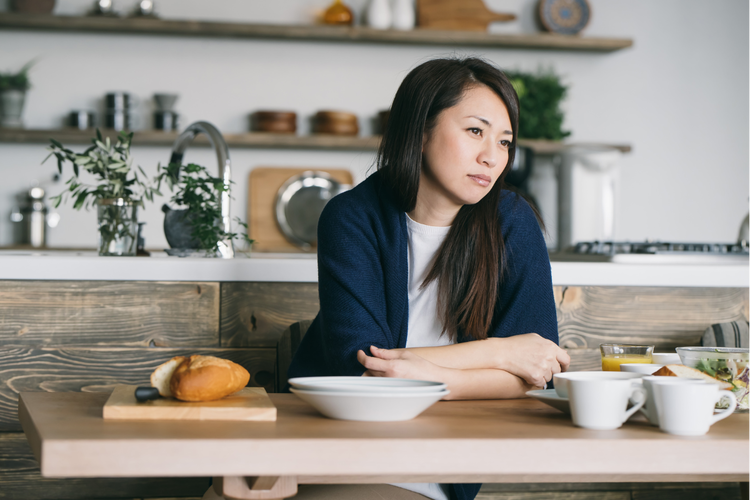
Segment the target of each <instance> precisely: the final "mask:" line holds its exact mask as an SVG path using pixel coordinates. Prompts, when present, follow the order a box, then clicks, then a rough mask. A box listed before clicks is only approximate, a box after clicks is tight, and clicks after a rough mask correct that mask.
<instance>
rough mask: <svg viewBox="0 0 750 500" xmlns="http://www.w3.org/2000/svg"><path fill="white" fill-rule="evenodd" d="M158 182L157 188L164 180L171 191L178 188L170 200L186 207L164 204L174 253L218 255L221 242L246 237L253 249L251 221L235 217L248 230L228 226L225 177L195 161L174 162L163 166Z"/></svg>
mask: <svg viewBox="0 0 750 500" xmlns="http://www.w3.org/2000/svg"><path fill="white" fill-rule="evenodd" d="M156 182H157V189H159V187H160V186H161V183H162V182H166V183H167V186H168V187H169V189H170V191H173V192H174V195H173V196H172V198H171V200H170V201H171V202H172V203H174V204H175V205H178V206H182V207H184V208H182V209H179V210H173V209H171V208H170V207H169V206H167V205H164V207H162V210H163V211H164V212H165V214H166V217H165V221H164V232H165V234H166V236H167V241H168V242H169V244H170V246H171V247H172V249H173V250H174V252H173V253H174V254H176V255H181V256H185V255H191V254H193V253H202V254H203V255H205V256H207V257H215V256H218V255H219V254H218V248H219V245H221V244H229V242H231V241H233V240H235V239H240V240H242V241H244V243H245V245H246V246H247V250H248V251H249V249H250V248H251V246H252V244H253V242H254V241H253V240H251V239H250V238H249V237H248V235H247V224H245V223H244V222H242V221H241V220H240V219H239V218H235V222H236V223H237V224H239V225H240V226H242V227H244V228H245V232H244V233H234V232H226V231H225V230H224V227H223V224H222V215H221V208H220V206H219V200H221V195H222V193H223V192H224V191H226V190H227V189H229V187H227V186H226V185H225V184H224V180H223V179H221V178H220V177H214V176H212V175H211V174H209V173H208V170H207V169H206V168H205V167H203V166H201V165H197V164H195V163H189V164H187V165H181V164H179V163H170V164H169V165H167V166H165V167H164V166H160V167H159V175H158V176H157V178H156Z"/></svg>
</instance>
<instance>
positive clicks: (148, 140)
mask: <svg viewBox="0 0 750 500" xmlns="http://www.w3.org/2000/svg"><path fill="white" fill-rule="evenodd" d="M102 134H103V135H104V136H106V137H110V138H113V139H114V138H115V137H117V132H115V131H114V130H102ZM94 135H95V132H94V131H92V130H78V129H72V128H63V129H56V130H31V129H10V128H5V129H3V128H0V143H18V144H49V140H50V138H54V139H55V140H57V141H59V142H61V143H63V144H86V145H88V144H90V143H91V138H92V137H94ZM177 136H178V133H177V132H161V131H158V130H144V131H137V132H135V134H134V135H133V145H134V146H166V147H171V146H172V144H173V143H174V141H175V139H177ZM224 139H225V140H226V141H227V145H228V146H229V147H230V148H240V149H247V148H255V149H318V150H329V151H376V150H377V149H378V145H379V144H380V136H371V137H351V136H336V135H322V134H321V135H308V136H300V135H293V134H269V133H261V132H248V133H244V134H224ZM518 142H519V144H520V145H521V146H527V147H530V148H531V149H533V150H534V152H535V153H537V154H555V153H559V152H561V151H563V150H565V149H566V148H569V147H571V146H607V147H614V148H617V149H619V150H620V151H622V152H624V153H627V152H629V151H630V149H631V148H630V146H629V145H622V144H591V143H585V144H584V143H563V142H559V141H546V140H538V139H534V140H529V139H521V140H519V141H518ZM194 144H195V145H197V146H208V145H209V142H208V140H207V139H206V137H205V136H204V135H199V136H198V137H196V138H195V142H194Z"/></svg>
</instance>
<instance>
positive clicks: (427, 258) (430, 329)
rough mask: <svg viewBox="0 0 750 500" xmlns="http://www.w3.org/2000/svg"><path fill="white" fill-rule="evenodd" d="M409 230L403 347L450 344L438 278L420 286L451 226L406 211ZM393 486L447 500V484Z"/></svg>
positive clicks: (439, 499) (399, 484)
mask: <svg viewBox="0 0 750 500" xmlns="http://www.w3.org/2000/svg"><path fill="white" fill-rule="evenodd" d="M406 229H407V231H408V233H409V243H408V252H409V329H408V330H407V332H408V333H407V337H406V347H432V346H441V345H450V344H453V342H452V341H451V340H450V339H449V338H448V335H447V334H445V335H441V332H442V330H443V323H442V321H440V318H439V317H438V314H437V303H438V294H437V281H431V282H430V284H429V285H427V286H426V287H425V288H421V286H422V283H423V282H424V279H425V277H427V274H428V273H429V272H430V269H432V264H433V262H434V260H435V255H436V254H437V251H438V250H439V249H440V245H442V244H443V241H445V237H446V236H448V231H450V227H435V226H425V225H424V224H420V223H419V222H414V221H413V220H411V218H410V217H409V216H408V215H407V216H406ZM393 486H398V487H399V488H404V489H406V490H410V491H413V492H415V493H419V494H420V495H424V496H426V497H428V498H432V499H433V500H448V488H447V485H441V484H438V483H398V484H394V485H393Z"/></svg>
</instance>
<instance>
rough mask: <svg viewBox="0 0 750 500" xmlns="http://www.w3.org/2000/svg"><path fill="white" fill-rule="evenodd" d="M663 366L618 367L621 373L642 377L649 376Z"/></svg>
mask: <svg viewBox="0 0 750 500" xmlns="http://www.w3.org/2000/svg"><path fill="white" fill-rule="evenodd" d="M662 366H664V365H657V364H654V363H623V364H621V365H620V371H621V372H630V373H642V374H644V375H651V374H652V373H654V372H655V371H657V370H658V369H659V368H661V367H662Z"/></svg>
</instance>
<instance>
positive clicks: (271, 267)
mask: <svg viewBox="0 0 750 500" xmlns="http://www.w3.org/2000/svg"><path fill="white" fill-rule="evenodd" d="M748 271H749V267H748V263H747V262H744V263H736V262H733V263H728V264H724V265H722V264H715V263H712V264H705V265H695V264H693V265H688V264H664V263H654V264H643V263H634V264H620V263H610V262H557V261H553V262H552V281H553V284H554V285H557V286H657V287H660V286H664V287H725V288H726V287H729V288H731V287H735V288H747V287H748V286H749V284H750V274H749V273H748ZM0 280H60V281H68V280H72V281H77V280H94V281H191V282H195V281H214V282H278V283H285V282H286V283H315V282H317V280H318V270H317V261H316V259H315V255H314V254H271V253H268V254H261V253H254V254H252V256H251V257H245V256H239V257H238V258H235V259H229V260H224V259H206V258H198V257H187V258H178V257H169V256H167V255H166V254H165V253H163V252H153V253H152V254H151V256H150V257H100V256H98V255H97V254H96V252H69V251H54V250H42V251H35V252H32V251H12V250H7V251H0Z"/></svg>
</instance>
